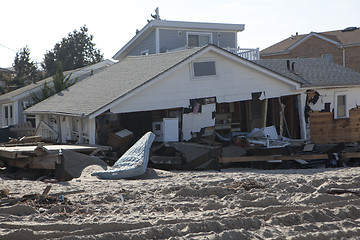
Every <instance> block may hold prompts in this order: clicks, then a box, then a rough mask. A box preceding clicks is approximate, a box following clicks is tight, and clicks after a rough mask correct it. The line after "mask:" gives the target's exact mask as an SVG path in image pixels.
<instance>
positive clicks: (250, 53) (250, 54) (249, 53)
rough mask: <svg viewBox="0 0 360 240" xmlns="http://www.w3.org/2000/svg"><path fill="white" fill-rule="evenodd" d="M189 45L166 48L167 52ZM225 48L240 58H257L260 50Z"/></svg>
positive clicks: (186, 47) (182, 48)
mask: <svg viewBox="0 0 360 240" xmlns="http://www.w3.org/2000/svg"><path fill="white" fill-rule="evenodd" d="M189 48H191V47H188V46H185V47H180V48H176V49H172V50H167V52H173V51H179V50H184V49H189ZM224 49H225V50H227V51H229V52H231V53H234V54H236V55H238V56H240V57H242V58H245V59H247V60H259V59H260V51H259V48H239V47H238V48H224Z"/></svg>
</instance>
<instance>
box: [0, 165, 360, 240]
mask: <svg viewBox="0 0 360 240" xmlns="http://www.w3.org/2000/svg"><path fill="white" fill-rule="evenodd" d="M95 170H98V169H97V167H95V166H91V167H88V168H87V169H85V170H84V172H83V174H82V175H81V177H80V178H78V179H74V180H72V181H70V182H65V183H55V184H51V185H52V189H51V192H50V193H57V192H63V191H74V190H85V192H83V193H79V194H73V195H67V196H66V198H67V199H68V200H69V201H70V203H68V204H65V205H60V204H59V203H55V204H52V205H51V204H50V205H49V206H48V207H47V208H44V206H42V207H40V206H35V205H33V204H30V203H23V204H17V205H14V206H7V207H0V233H1V237H0V239H43V238H47V239H360V197H359V196H358V195H356V194H354V193H351V192H348V193H346V192H345V193H342V194H329V193H327V192H328V191H329V189H333V188H337V189H344V190H351V191H354V192H355V193H356V192H357V191H360V175H359V170H360V168H339V169H325V168H324V169H322V168H321V169H306V170H271V171H269V170H266V171H262V170H253V169H227V170H222V171H221V172H217V171H206V172H194V171H189V172H184V171H171V172H169V171H161V170H153V169H148V171H147V173H146V175H145V176H142V177H141V178H140V179H132V180H100V179H97V178H96V177H92V176H90V174H91V172H92V171H95ZM0 183H1V185H2V186H4V187H7V188H9V189H10V192H12V193H16V194H15V195H12V197H16V196H18V197H19V196H23V195H25V194H29V193H41V192H42V191H43V189H44V188H45V187H46V185H47V184H45V183H43V182H39V181H26V180H5V179H3V180H0Z"/></svg>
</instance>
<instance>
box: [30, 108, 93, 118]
mask: <svg viewBox="0 0 360 240" xmlns="http://www.w3.org/2000/svg"><path fill="white" fill-rule="evenodd" d="M23 113H24V114H26V115H56V116H68V117H86V116H85V115H82V114H71V113H60V112H39V111H27V109H26V110H24V112H23Z"/></svg>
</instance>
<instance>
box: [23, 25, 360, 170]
mask: <svg viewBox="0 0 360 240" xmlns="http://www.w3.org/2000/svg"><path fill="white" fill-rule="evenodd" d="M242 30H244V25H241V24H217V23H193V22H175V21H164V20H159V19H156V20H152V21H150V22H149V23H148V24H147V25H146V26H145V27H144V28H143V29H142V30H140V31H139V32H138V33H137V34H136V35H135V36H134V38H132V39H131V40H130V41H129V43H127V44H126V45H125V46H124V47H123V48H122V49H121V50H120V51H119V52H117V53H116V54H115V56H114V59H116V60H118V62H117V63H115V64H113V65H111V66H109V67H107V68H106V69H104V70H103V71H101V72H99V73H97V74H94V75H92V76H89V77H87V78H86V79H84V80H83V81H81V82H78V83H76V84H75V85H73V86H71V87H70V88H68V89H67V90H66V91H63V92H61V93H59V94H57V95H54V96H52V97H50V98H48V99H46V100H45V101H42V102H40V103H38V104H36V105H34V106H32V107H30V108H28V109H26V110H25V111H24V113H25V114H26V115H27V116H29V115H31V116H34V117H35V120H36V126H43V127H42V128H41V127H40V128H39V129H40V131H39V134H40V135H41V136H42V137H43V138H46V139H51V140H52V141H53V142H56V143H77V144H91V145H93V144H97V145H105V146H111V147H112V149H113V151H116V152H118V153H119V154H120V155H121V154H123V153H124V152H125V151H126V150H127V149H128V148H130V147H131V146H132V145H133V144H134V143H135V142H136V141H137V140H139V139H140V138H141V137H142V136H143V135H144V134H145V133H147V132H149V131H151V132H153V133H154V134H155V139H154V144H153V151H152V152H153V156H152V158H151V162H152V163H156V164H158V165H161V166H164V165H167V164H170V165H172V166H175V165H176V166H184V165H186V169H195V168H196V167H198V166H200V165H201V164H205V163H206V161H208V160H209V159H212V160H214V161H220V162H221V163H228V162H245V161H261V160H262V161H266V160H297V159H316V158H320V159H324V156H326V158H327V154H326V153H325V152H321V154H317V155H316V154H312V155H311V156H310V155H309V156H307V157H301V156H300V157H299V156H298V154H295V155H294V152H289V151H288V150H287V152H286V153H284V151H283V149H286V147H287V146H289V145H290V144H291V143H296V144H299V143H302V144H304V143H310V142H312V143H315V144H337V143H340V142H354V141H360V134H359V129H360V128H358V127H356V126H357V125H358V124H360V123H358V119H359V118H358V117H357V113H358V110H357V103H358V102H359V101H360V96H358V94H356V93H357V92H358V91H359V88H360V74H358V73H356V72H354V71H352V70H349V69H346V68H344V67H341V66H339V65H336V64H334V63H332V62H330V61H327V60H325V59H284V60H259V57H258V56H259V55H258V53H259V52H258V49H246V50H241V49H239V48H238V47H237V33H238V32H240V31H242ZM344 131H345V132H347V133H344ZM195 139H198V141H194V140H195ZM199 139H200V140H199ZM219 142H226V144H225V145H226V146H228V143H229V142H232V143H234V144H235V145H236V146H237V147H238V148H247V147H250V148H254V146H259V147H258V148H255V149H256V150H254V149H252V150H253V151H248V152H246V151H241V150H239V149H238V148H237V149H233V148H232V149H231V153H229V152H228V151H227V149H226V148H225V147H224V148H221V144H220V147H219V144H218V143H219ZM199 143H207V144H199ZM169 146H170V148H168V147H169ZM164 147H165V150H163V151H162V152H161V151H160V150H159V149H163V148H164ZM262 148H263V149H278V148H280V149H282V151H281V154H282V155H283V157H282V158H281V157H278V156H277V155H276V156H275V155H274V152H266V154H267V156H266V159H265V158H264V157H265V156H249V155H257V152H261V151H258V150H259V149H262ZM174 149H175V151H174ZM274 151H275V150H274ZM159 152H161V153H159ZM275 154H279V152H275ZM194 155H195V156H194ZM269 155H271V156H269ZM284 155H286V156H284ZM354 156H355V155H354ZM180 168H181V167H180Z"/></svg>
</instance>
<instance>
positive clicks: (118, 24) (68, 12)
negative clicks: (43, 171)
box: [0, 0, 360, 68]
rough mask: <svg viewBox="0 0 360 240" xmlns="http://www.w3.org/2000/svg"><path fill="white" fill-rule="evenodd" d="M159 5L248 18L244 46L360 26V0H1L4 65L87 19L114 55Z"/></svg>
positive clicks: (227, 18)
mask: <svg viewBox="0 0 360 240" xmlns="http://www.w3.org/2000/svg"><path fill="white" fill-rule="evenodd" d="M156 7H159V9H160V17H161V18H162V19H166V20H175V21H194V22H218V23H237V24H245V31H243V32H241V33H239V34H238V45H239V46H240V47H243V48H256V47H259V48H260V49H264V48H266V47H269V46H271V45H272V44H275V43H276V42H279V41H281V40H283V39H285V38H287V37H289V36H291V35H292V34H295V33H296V32H298V33H299V34H306V33H310V32H312V31H313V32H324V31H330V30H339V29H343V28H346V27H350V26H355V27H360V14H359V9H360V1H359V0H342V1H335V0H302V1H288V0H221V1H219V0H217V1H215V0H197V1H195V0H181V1H179V0H174V1H173V0H155V1H151V0H140V1H136V0H133V1H122V0H102V1H94V0H72V1H70V0H62V1H49V0H33V1H28V0H12V1H10V0H0V9H1V14H0V22H1V26H2V27H1V34H0V67H3V68H5V67H10V66H11V65H12V63H13V61H14V57H15V53H16V51H18V50H19V49H20V48H23V47H24V46H28V48H29V49H30V53H31V54H30V55H31V57H32V58H33V59H34V60H37V61H39V62H41V61H42V59H43V57H44V54H45V53H46V51H47V50H51V49H53V47H54V45H55V44H56V43H57V42H60V41H61V39H62V38H63V37H66V36H67V34H68V33H69V32H71V31H73V30H74V29H77V30H79V29H80V27H81V26H83V25H85V24H86V26H87V27H88V28H89V33H90V34H92V35H93V36H94V39H93V42H94V43H95V44H96V47H97V48H99V49H100V50H101V52H102V53H104V56H105V58H108V59H111V57H112V56H113V55H114V54H115V53H116V52H117V51H118V50H119V49H120V48H121V47H122V46H123V45H124V44H126V43H127V42H128V41H129V40H130V39H131V38H132V37H133V36H134V35H135V31H136V29H141V28H142V27H143V26H145V25H146V23H147V19H150V18H151V17H150V14H152V13H154V10H155V8H156Z"/></svg>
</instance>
